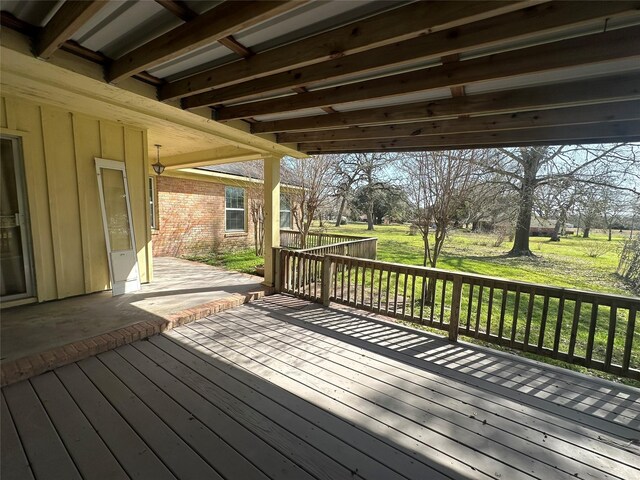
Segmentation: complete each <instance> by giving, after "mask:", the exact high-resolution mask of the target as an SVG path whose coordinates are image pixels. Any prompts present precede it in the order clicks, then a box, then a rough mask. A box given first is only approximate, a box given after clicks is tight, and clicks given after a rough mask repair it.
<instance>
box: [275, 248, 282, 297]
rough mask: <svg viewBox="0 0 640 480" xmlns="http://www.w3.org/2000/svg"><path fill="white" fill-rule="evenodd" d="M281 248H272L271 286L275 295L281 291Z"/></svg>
mask: <svg viewBox="0 0 640 480" xmlns="http://www.w3.org/2000/svg"><path fill="white" fill-rule="evenodd" d="M281 250H282V249H281V248H280V247H273V262H274V266H273V272H274V279H273V286H274V288H275V291H276V293H280V292H281V291H282V262H281V258H282V255H281Z"/></svg>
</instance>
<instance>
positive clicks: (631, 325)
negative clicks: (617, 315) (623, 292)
mask: <svg viewBox="0 0 640 480" xmlns="http://www.w3.org/2000/svg"><path fill="white" fill-rule="evenodd" d="M635 330H636V309H635V308H634V307H631V308H629V316H628V317H627V337H626V338H625V342H624V355H623V356H622V374H623V375H626V374H627V373H628V372H629V364H630V363H631V352H632V348H633V336H634V335H635Z"/></svg>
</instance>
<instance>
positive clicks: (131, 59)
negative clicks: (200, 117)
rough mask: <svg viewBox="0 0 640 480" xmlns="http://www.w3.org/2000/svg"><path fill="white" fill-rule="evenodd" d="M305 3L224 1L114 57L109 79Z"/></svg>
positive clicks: (128, 73) (143, 68)
mask: <svg viewBox="0 0 640 480" xmlns="http://www.w3.org/2000/svg"><path fill="white" fill-rule="evenodd" d="M302 3H304V1H303V0H295V1H289V2H286V1H268V0H258V1H250V2H240V4H238V3H236V2H223V3H222V4H220V5H218V6H216V7H214V8H212V9H211V10H209V11H207V12H205V13H204V14H202V15H200V16H198V17H196V18H194V19H193V20H190V21H188V22H186V23H184V24H183V25H180V26H178V27H176V28H174V29H173V30H171V31H169V32H167V33H165V34H164V35H161V36H159V37H157V38H155V39H153V40H151V41H150V42H147V43H146V44H144V45H141V46H140V47H138V48H136V49H134V50H133V51H131V52H129V53H127V54H126V55H124V56H122V57H120V58H118V59H117V60H115V61H114V62H113V63H112V64H111V66H110V68H109V71H108V74H107V79H108V80H109V81H110V82H118V81H120V80H122V79H123V78H126V77H129V76H131V75H134V74H136V73H138V72H141V71H143V70H147V69H148V68H151V67H154V66H157V65H160V64H161V63H164V62H166V61H167V60H170V59H172V58H176V57H179V56H181V55H184V54H186V53H188V52H191V51H193V50H196V49H198V48H200V47H203V46H205V45H207V44H210V43H213V42H215V41H217V40H220V39H221V38H224V37H226V36H228V35H231V34H233V33H234V32H236V31H239V30H243V29H245V28H248V27H250V26H253V25H256V24H259V23H261V22H264V21H265V20H267V19H269V18H272V17H274V16H276V15H279V14H281V13H284V12H286V11H287V10H291V9H292V8H296V7H298V6H300V5H301V4H302Z"/></svg>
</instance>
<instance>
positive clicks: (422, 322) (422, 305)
mask: <svg viewBox="0 0 640 480" xmlns="http://www.w3.org/2000/svg"><path fill="white" fill-rule="evenodd" d="M426 284H427V274H426V273H424V274H423V275H422V283H421V284H420V291H421V292H422V294H421V295H420V324H421V325H424V302H425V298H424V295H425V288H424V286H425V285H426Z"/></svg>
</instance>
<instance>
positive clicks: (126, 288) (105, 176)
mask: <svg viewBox="0 0 640 480" xmlns="http://www.w3.org/2000/svg"><path fill="white" fill-rule="evenodd" d="M96 171H97V173H98V188H99V189H100V205H101V207H102V223H103V225H104V237H105V240H106V242H107V254H108V256H109V270H110V272H111V285H112V290H113V295H122V294H123V293H129V292H135V291H136V290H140V277H139V275H138V256H137V254H136V250H135V245H136V242H135V239H134V236H133V225H132V222H131V205H130V203H129V189H128V188H127V172H126V170H125V164H124V162H116V161H113V160H104V159H102V158H96Z"/></svg>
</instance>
